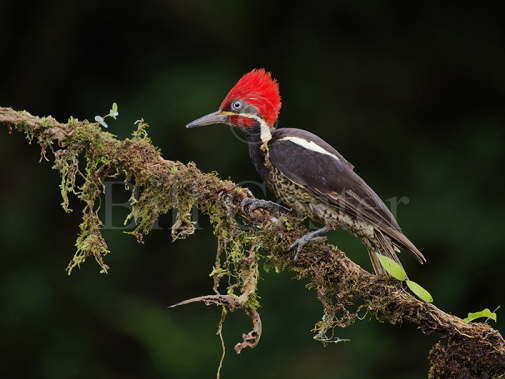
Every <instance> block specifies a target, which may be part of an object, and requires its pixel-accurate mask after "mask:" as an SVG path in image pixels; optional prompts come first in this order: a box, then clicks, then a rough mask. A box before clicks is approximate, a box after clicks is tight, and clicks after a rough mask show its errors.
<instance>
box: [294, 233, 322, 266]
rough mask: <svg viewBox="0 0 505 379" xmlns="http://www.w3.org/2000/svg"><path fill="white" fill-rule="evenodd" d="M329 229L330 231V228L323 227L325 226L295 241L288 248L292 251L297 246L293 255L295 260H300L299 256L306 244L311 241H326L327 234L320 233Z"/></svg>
mask: <svg viewBox="0 0 505 379" xmlns="http://www.w3.org/2000/svg"><path fill="white" fill-rule="evenodd" d="M327 231H328V228H326V227H323V228H321V229H318V230H315V231H313V232H311V233H307V234H305V235H304V236H303V237H300V238H298V239H297V240H296V241H295V242H293V243H292V244H291V246H290V247H289V249H288V251H292V250H294V249H295V248H296V250H295V256H294V257H293V261H295V262H296V261H297V260H298V257H299V256H300V253H301V251H302V249H303V247H304V246H305V245H306V244H308V243H309V242H313V241H326V240H327V238H326V237H325V236H321V235H320V234H322V233H326V232H327Z"/></svg>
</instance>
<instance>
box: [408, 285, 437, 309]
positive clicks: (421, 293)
mask: <svg viewBox="0 0 505 379" xmlns="http://www.w3.org/2000/svg"><path fill="white" fill-rule="evenodd" d="M406 283H407V287H409V289H410V290H411V291H412V292H413V293H414V295H416V296H417V297H418V298H420V299H421V300H424V301H426V302H428V303H433V296H431V294H430V293H429V292H428V291H426V290H425V289H424V288H423V287H421V286H420V285H419V284H417V283H416V282H413V281H412V280H407V281H406Z"/></svg>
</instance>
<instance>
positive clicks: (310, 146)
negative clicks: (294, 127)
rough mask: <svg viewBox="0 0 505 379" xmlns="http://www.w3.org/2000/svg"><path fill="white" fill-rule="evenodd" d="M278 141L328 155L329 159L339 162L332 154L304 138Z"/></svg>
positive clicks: (289, 138)
mask: <svg viewBox="0 0 505 379" xmlns="http://www.w3.org/2000/svg"><path fill="white" fill-rule="evenodd" d="M279 141H291V142H293V143H295V144H297V145H299V146H302V147H304V148H306V149H308V150H312V151H315V152H317V153H320V154H324V155H329V156H330V157H332V158H334V159H336V160H337V161H340V158H339V157H337V156H336V155H335V154H332V153H330V152H329V151H327V150H325V149H324V148H322V147H321V146H319V145H318V144H317V143H315V142H314V141H308V140H306V139H304V138H300V137H284V138H281V139H279Z"/></svg>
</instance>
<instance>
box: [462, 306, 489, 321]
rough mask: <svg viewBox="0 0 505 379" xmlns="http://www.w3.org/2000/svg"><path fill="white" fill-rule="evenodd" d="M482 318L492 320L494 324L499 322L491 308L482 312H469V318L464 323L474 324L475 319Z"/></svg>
mask: <svg viewBox="0 0 505 379" xmlns="http://www.w3.org/2000/svg"><path fill="white" fill-rule="evenodd" d="M481 317H486V318H488V319H489V318H490V319H491V320H494V322H497V317H496V313H494V312H491V311H490V310H489V308H486V309H483V310H482V311H480V312H473V313H472V312H468V317H466V318H465V319H463V321H464V322H472V321H473V320H475V319H478V318H481Z"/></svg>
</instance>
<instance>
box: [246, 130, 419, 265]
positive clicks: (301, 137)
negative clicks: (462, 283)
mask: <svg viewBox="0 0 505 379" xmlns="http://www.w3.org/2000/svg"><path fill="white" fill-rule="evenodd" d="M246 132H248V134H249V139H250V141H249V154H250V157H251V160H252V161H253V163H254V165H255V167H256V169H257V171H258V173H259V174H260V175H261V177H262V178H263V179H264V180H265V182H266V183H267V185H268V187H269V189H270V190H271V191H272V192H273V194H274V195H275V197H276V198H277V199H278V200H279V201H280V202H281V203H283V204H284V205H286V206H288V207H291V208H292V209H294V210H295V211H296V212H298V213H300V214H303V215H305V216H307V217H309V218H310V219H312V220H314V221H315V222H317V223H320V224H322V225H325V226H326V227H327V228H328V229H338V228H342V229H345V230H347V231H349V232H351V233H353V234H355V235H356V236H357V237H359V238H360V239H361V240H362V241H363V242H364V244H365V245H366V246H367V248H368V251H369V254H370V258H371V261H372V264H373V267H374V270H375V271H376V272H377V273H381V274H384V273H385V272H384V269H383V268H382V266H381V264H380V263H379V262H378V260H377V257H376V253H382V254H383V255H386V256H389V257H391V258H392V259H394V260H395V261H397V262H399V259H398V257H397V255H396V253H397V251H398V247H403V248H405V249H407V250H409V251H411V252H412V253H413V254H414V255H416V257H417V258H418V259H419V260H420V261H421V262H424V261H425V259H424V257H423V255H422V254H421V252H420V251H419V250H418V249H417V248H416V247H415V246H414V244H412V242H410V240H409V239H408V238H407V237H406V236H405V235H404V234H403V233H402V232H401V229H400V226H399V225H398V223H397V221H396V219H395V217H394V216H393V215H392V213H391V212H390V210H389V209H388V208H387V207H386V205H385V204H384V202H383V201H382V200H381V199H380V197H379V196H378V195H377V194H376V193H375V192H374V191H373V190H372V189H371V188H370V187H369V186H368V185H367V184H366V183H365V181H364V180H363V179H361V177H360V176H359V175H358V174H356V172H355V171H354V167H353V166H352V165H351V164H350V163H349V162H348V161H347V160H346V159H345V158H344V157H343V156H342V155H341V154H340V153H339V152H338V151H337V150H335V149H334V148H333V147H332V146H331V145H329V144H328V143H327V142H325V141H324V140H322V139H321V138H319V137H318V136H316V135H315V134H313V133H310V132H308V131H305V130H301V129H292V128H280V129H275V130H274V131H273V132H272V138H271V139H270V140H269V141H268V142H267V144H266V147H267V149H266V151H267V152H266V153H265V151H263V150H262V148H261V146H262V141H261V140H260V138H259V133H258V131H257V130H254V128H251V129H249V128H248V129H247V130H246Z"/></svg>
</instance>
